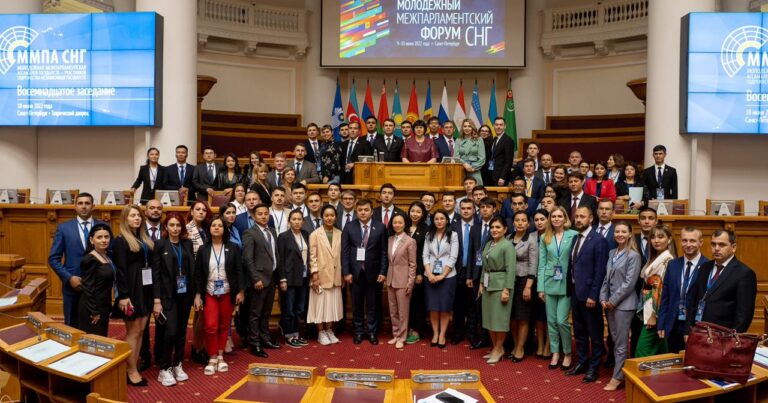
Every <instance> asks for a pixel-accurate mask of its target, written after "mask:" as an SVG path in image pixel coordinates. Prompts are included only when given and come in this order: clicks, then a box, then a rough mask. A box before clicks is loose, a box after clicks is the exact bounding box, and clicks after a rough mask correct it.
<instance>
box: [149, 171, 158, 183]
mask: <svg viewBox="0 0 768 403" xmlns="http://www.w3.org/2000/svg"><path fill="white" fill-rule="evenodd" d="M147 169H149V179H150V180H151V181H152V183H154V182H155V181H156V180H157V168H155V174H154V175H152V168H151V167H147Z"/></svg>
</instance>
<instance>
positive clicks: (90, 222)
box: [77, 217, 93, 245]
mask: <svg viewBox="0 0 768 403" xmlns="http://www.w3.org/2000/svg"><path fill="white" fill-rule="evenodd" d="M84 222H87V223H88V226H87V227H86V228H87V229H88V232H91V228H93V217H91V218H89V219H88V221H86V220H83V219H82V218H80V217H77V232H78V233H79V234H80V243H82V244H83V245H88V239H87V237H86V236H85V234H83V223H84Z"/></svg>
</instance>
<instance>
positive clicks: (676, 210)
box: [672, 199, 688, 215]
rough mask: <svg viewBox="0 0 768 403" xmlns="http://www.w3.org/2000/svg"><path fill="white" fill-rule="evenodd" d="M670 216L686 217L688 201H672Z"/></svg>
mask: <svg viewBox="0 0 768 403" xmlns="http://www.w3.org/2000/svg"><path fill="white" fill-rule="evenodd" d="M672 214H674V215H686V214H688V200H687V199H686V200H673V201H672Z"/></svg>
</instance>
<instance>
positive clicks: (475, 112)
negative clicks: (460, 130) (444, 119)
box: [456, 81, 483, 127]
mask: <svg viewBox="0 0 768 403" xmlns="http://www.w3.org/2000/svg"><path fill="white" fill-rule="evenodd" d="M482 118H483V112H482V111H481V110H480V95H478V93H477V81H475V88H473V89H472V109H470V110H469V119H471V120H472V123H474V124H475V127H480V119H482ZM456 124H460V123H456Z"/></svg>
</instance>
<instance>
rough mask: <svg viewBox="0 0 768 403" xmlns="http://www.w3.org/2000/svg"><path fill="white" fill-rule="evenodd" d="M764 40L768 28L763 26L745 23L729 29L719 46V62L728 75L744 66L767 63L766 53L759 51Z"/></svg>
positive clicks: (731, 76)
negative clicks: (721, 44) (731, 29)
mask: <svg viewBox="0 0 768 403" xmlns="http://www.w3.org/2000/svg"><path fill="white" fill-rule="evenodd" d="M766 42H768V29H765V28H763V27H759V26H756V25H745V26H742V27H739V28H736V29H734V30H733V31H731V33H729V34H728V36H727V37H726V38H725V40H724V41H723V46H722V47H721V48H720V63H721V64H722V65H723V70H725V73H726V74H728V77H730V78H733V77H734V76H735V75H736V74H737V73H738V72H739V71H741V69H742V68H743V67H744V66H747V67H763V66H766V65H768V54H766V53H765V52H761V51H760V49H762V47H763V45H765V44H766Z"/></svg>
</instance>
